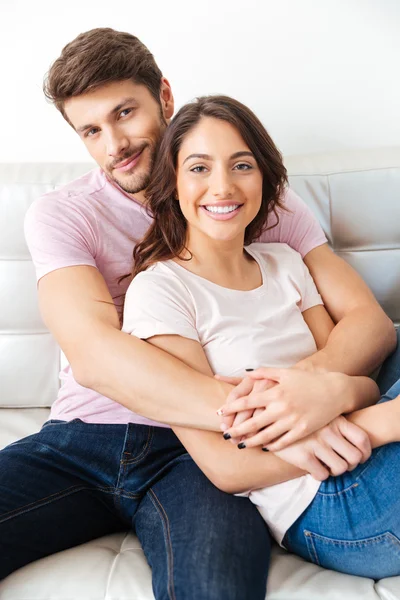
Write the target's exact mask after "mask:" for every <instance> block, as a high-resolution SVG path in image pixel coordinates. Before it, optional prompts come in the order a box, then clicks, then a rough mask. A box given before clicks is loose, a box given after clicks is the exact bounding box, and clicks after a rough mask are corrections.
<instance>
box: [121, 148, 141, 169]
mask: <svg viewBox="0 0 400 600" xmlns="http://www.w3.org/2000/svg"><path fill="white" fill-rule="evenodd" d="M142 152H143V150H141V151H140V152H138V153H137V154H135V155H134V156H133V157H132V158H130V159H129V160H128V162H126V161H124V162H123V163H122V164H121V166H119V167H118V166H117V167H114V171H119V172H124V171H129V170H130V169H132V168H133V167H134V166H135V165H136V163H137V162H138V160H139V158H140V157H141V155H142Z"/></svg>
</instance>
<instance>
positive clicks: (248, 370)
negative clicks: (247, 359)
mask: <svg viewBox="0 0 400 600" xmlns="http://www.w3.org/2000/svg"><path fill="white" fill-rule="evenodd" d="M245 371H254V369H245Z"/></svg>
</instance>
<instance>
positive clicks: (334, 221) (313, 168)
mask: <svg viewBox="0 0 400 600" xmlns="http://www.w3.org/2000/svg"><path fill="white" fill-rule="evenodd" d="M286 164H287V166H288V169H289V173H290V175H291V177H290V182H291V185H292V187H293V188H294V189H295V191H296V192H298V193H299V194H300V195H301V196H302V198H303V199H304V200H305V201H306V202H307V203H308V204H309V205H310V206H311V208H312V210H313V211H314V212H315V214H316V215H317V217H318V218H319V220H320V222H321V224H322V226H323V228H324V230H325V231H326V233H327V236H328V239H329V241H330V243H331V245H332V247H333V248H334V250H335V251H336V252H337V253H338V254H340V255H341V256H342V257H343V258H345V260H347V261H349V263H351V264H352V265H353V266H354V267H355V268H356V269H357V270H358V271H359V272H360V273H361V275H362V276H363V277H364V278H365V280H366V281H367V283H368V284H369V285H370V286H371V288H372V289H373V291H374V293H375V294H376V296H377V298H378V299H379V301H380V302H381V304H382V306H383V307H384V309H385V310H386V312H387V313H388V314H389V315H390V317H391V318H392V319H393V321H395V322H396V324H397V323H398V322H399V320H400V147H399V148H391V149H379V150H373V151H362V152H346V153H340V154H331V155H312V156H295V157H289V158H288V159H287V160H286ZM89 168H91V165H78V164H74V165H72V164H70V165H58V164H25V165H23V164H10V165H0V447H4V446H5V445H7V444H9V443H11V442H13V441H15V440H17V439H18V438H21V437H24V436H26V435H28V434H30V433H33V432H34V431H37V430H38V429H39V428H40V426H41V425H42V423H43V422H44V421H45V420H46V418H47V416H48V413H49V406H50V405H51V403H52V401H53V400H54V398H55V396H56V393H57V388H58V371H59V368H60V360H61V359H60V351H59V349H58V348H57V345H56V344H55V342H54V340H53V339H52V337H51V335H50V334H49V333H48V331H47V330H46V328H45V326H44V325H43V322H42V321H41V318H40V315H39V312H38V307H37V301H36V286H35V277H34V271H33V266H32V263H31V260H30V256H29V253H28V249H27V247H26V244H25V241H24V236H23V218H24V214H25V211H26V209H27V208H28V206H29V205H30V203H31V202H32V201H33V200H34V199H35V198H37V197H38V196H40V195H41V194H43V193H44V192H47V191H49V190H51V189H53V188H55V187H59V186H60V185H62V184H64V183H66V182H68V181H70V180H72V179H73V178H75V177H77V176H79V175H80V174H82V173H84V172H85V171H87V170H88V169H89ZM0 560H1V556H0ZM152 598H154V597H153V594H152V588H151V574H150V569H149V567H148V566H147V563H146V560H145V558H144V555H143V553H142V550H141V548H140V545H139V542H138V540H137V538H136V537H135V536H134V535H133V534H132V533H129V532H126V534H116V535H110V536H107V537H104V538H101V539H98V540H93V541H92V542H90V543H88V544H84V545H82V546H79V547H77V548H73V549H71V550H67V551H65V552H61V553H59V554H57V555H53V556H49V557H48V558H46V559H43V560H40V561H37V562H36V563H32V564H30V565H28V566H26V567H24V568H23V569H20V570H19V571H17V572H15V573H13V574H12V575H10V576H9V577H8V578H7V579H5V580H4V581H3V582H1V583H0V600H150V599H152ZM267 598H268V600H321V598H324V600H339V599H340V600H342V599H343V598H345V599H346V600H376V599H377V598H381V599H382V600H394V599H396V598H400V578H398V577H394V578H391V579H385V580H382V581H379V582H374V581H373V580H370V579H362V578H356V577H351V576H348V575H343V574H339V573H334V572H331V571H325V570H323V569H321V568H319V567H317V566H314V565H311V564H308V563H306V562H304V561H303V560H301V559H299V558H297V557H294V556H291V555H289V554H287V553H285V552H284V551H283V550H281V549H278V548H275V549H274V552H273V559H272V565H271V570H270V578H269V585H268V593H267ZM205 600H206V599H205ZM221 600H224V599H221ZM227 600H228V599H227ZM243 600H252V599H251V598H246V599H243Z"/></svg>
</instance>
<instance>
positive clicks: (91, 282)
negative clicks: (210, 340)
mask: <svg viewBox="0 0 400 600" xmlns="http://www.w3.org/2000/svg"><path fill="white" fill-rule="evenodd" d="M38 293H39V304H40V309H41V313H42V316H43V319H44V321H45V323H46V325H47V327H48V328H49V329H50V331H51V332H52V334H53V335H54V337H55V338H56V340H57V342H58V344H59V345H60V347H61V349H62V350H63V352H64V353H65V355H66V357H67V359H68V361H69V363H70V365H71V368H72V371H73V374H74V377H75V379H76V380H77V382H78V383H79V384H80V385H82V386H84V387H88V388H91V389H94V390H96V391H97V392H99V393H100V394H103V395H104V396H107V397H109V398H112V399H113V400H115V401H116V402H119V403H120V404H123V405H124V406H126V407H127V408H129V409H130V410H132V411H134V412H137V413H139V414H141V415H144V416H146V417H148V418H150V419H154V420H156V421H160V422H163V423H168V424H171V425H172V424H176V425H182V426H187V427H199V428H204V429H210V430H214V431H219V430H220V428H219V418H218V416H217V414H216V409H217V408H218V406H220V405H221V404H223V402H224V401H225V398H226V396H227V394H228V393H229V391H230V390H231V389H232V386H230V385H228V384H227V383H223V382H220V381H217V380H216V379H212V378H211V377H206V376H205V375H203V374H201V373H199V372H198V371H195V370H193V369H192V368H190V366H188V365H187V364H185V363H184V362H181V361H180V360H178V359H177V358H174V357H173V356H170V355H169V354H167V353H166V352H163V351H162V350H161V349H158V348H155V347H154V346H151V345H150V344H148V343H146V342H144V341H142V340H139V339H138V338H135V337H134V336H131V335H128V334H126V333H123V332H121V331H120V324H119V319H118V315H117V311H116V308H115V305H114V303H113V301H112V298H111V296H110V293H109V291H108V288H107V285H106V283H105V281H104V279H103V277H102V276H101V274H100V273H99V271H98V270H97V269H96V268H94V267H90V266H78V267H67V268H63V269H58V270H55V271H52V272H51V273H49V274H48V275H45V276H44V277H42V278H41V279H40V281H39V287H38Z"/></svg>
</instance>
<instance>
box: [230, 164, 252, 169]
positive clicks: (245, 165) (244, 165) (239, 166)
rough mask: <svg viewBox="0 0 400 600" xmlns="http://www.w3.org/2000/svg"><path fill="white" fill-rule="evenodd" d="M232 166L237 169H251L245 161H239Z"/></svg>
mask: <svg viewBox="0 0 400 600" xmlns="http://www.w3.org/2000/svg"><path fill="white" fill-rule="evenodd" d="M234 168H235V169H237V170H238V171H248V170H249V169H252V168H253V167H252V166H251V165H248V164H247V163H239V164H237V165H235V167H234Z"/></svg>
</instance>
